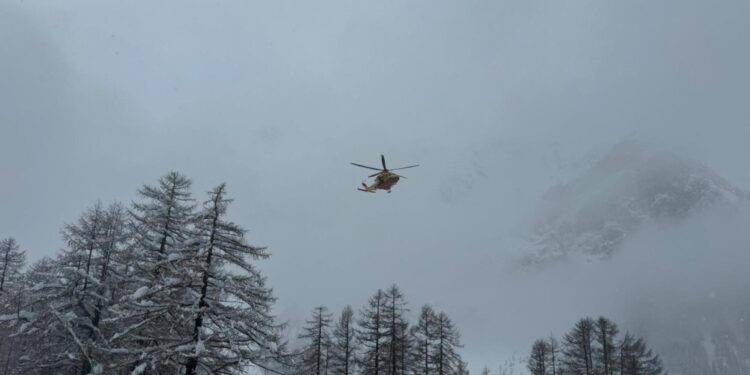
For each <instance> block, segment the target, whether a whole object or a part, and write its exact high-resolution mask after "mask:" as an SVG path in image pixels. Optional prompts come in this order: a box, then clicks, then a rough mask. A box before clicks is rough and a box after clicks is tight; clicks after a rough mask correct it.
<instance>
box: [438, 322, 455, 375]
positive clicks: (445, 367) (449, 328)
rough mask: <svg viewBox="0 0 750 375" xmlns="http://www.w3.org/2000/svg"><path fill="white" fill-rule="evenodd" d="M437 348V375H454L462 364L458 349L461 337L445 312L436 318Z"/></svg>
mask: <svg viewBox="0 0 750 375" xmlns="http://www.w3.org/2000/svg"><path fill="white" fill-rule="evenodd" d="M435 329H436V340H437V347H436V348H435V352H434V353H433V358H434V363H435V364H434V368H435V373H436V374H437V375H449V374H454V373H455V371H456V370H457V369H458V364H459V363H460V362H461V357H460V356H459V354H458V351H457V350H458V348H460V347H461V343H460V335H459V333H458V330H457V329H456V327H455V326H454V325H453V321H451V319H450V317H448V315H447V314H446V313H444V312H441V313H439V314H437V316H436V318H435Z"/></svg>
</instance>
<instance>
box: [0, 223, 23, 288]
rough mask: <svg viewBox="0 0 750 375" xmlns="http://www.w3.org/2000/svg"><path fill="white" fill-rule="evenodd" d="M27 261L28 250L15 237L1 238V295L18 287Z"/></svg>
mask: <svg viewBox="0 0 750 375" xmlns="http://www.w3.org/2000/svg"><path fill="white" fill-rule="evenodd" d="M25 263H26V252H25V251H21V248H20V247H19V246H18V243H17V242H16V240H15V239H14V238H13V237H8V238H4V239H2V240H0V295H2V294H5V293H6V291H7V290H8V289H11V290H12V289H13V288H14V287H16V283H17V282H18V279H19V278H20V276H21V273H22V272H21V271H22V269H23V266H24V265H25Z"/></svg>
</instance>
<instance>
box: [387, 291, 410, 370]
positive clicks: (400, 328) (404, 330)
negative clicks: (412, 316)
mask: <svg viewBox="0 0 750 375" xmlns="http://www.w3.org/2000/svg"><path fill="white" fill-rule="evenodd" d="M382 311H383V314H382V316H383V319H382V322H383V324H382V326H383V333H384V337H383V338H384V342H383V346H384V349H385V351H386V353H387V354H386V358H385V363H384V365H385V369H386V374H389V375H403V374H404V373H406V371H407V370H408V369H407V367H410V366H408V365H407V362H408V361H409V359H408V358H407V353H408V352H409V351H410V343H411V340H410V339H409V328H408V322H407V320H406V317H405V314H406V312H408V309H407V308H406V300H405V298H404V294H403V293H402V292H401V290H400V289H399V288H398V286H396V285H395V284H394V285H392V286H391V287H389V288H388V289H387V290H386V291H385V298H384V306H383V310H382ZM409 362H410V361H409Z"/></svg>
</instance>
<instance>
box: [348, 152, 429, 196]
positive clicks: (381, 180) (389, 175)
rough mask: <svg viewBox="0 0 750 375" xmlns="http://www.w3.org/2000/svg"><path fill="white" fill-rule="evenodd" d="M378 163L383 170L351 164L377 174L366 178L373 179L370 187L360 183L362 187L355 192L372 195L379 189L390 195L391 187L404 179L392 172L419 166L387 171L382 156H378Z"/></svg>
mask: <svg viewBox="0 0 750 375" xmlns="http://www.w3.org/2000/svg"><path fill="white" fill-rule="evenodd" d="M380 162H381V163H383V169H380V168H375V167H368V166H366V165H362V164H357V163H352V165H356V166H357V167H361V168H367V169H372V170H375V171H378V173H374V174H371V175H369V176H367V177H375V181H373V182H372V184H371V185H369V186H368V185H367V184H366V183H364V182H362V187H361V188H357V190H359V191H364V192H367V193H374V192H375V190H378V189H380V190H387V191H388V192H389V193H390V192H391V188H392V187H393V185H396V183H397V182H398V180H399V179H400V178H406V177H404V176H400V175H398V174H395V173H393V172H392V171H397V170H399V169H406V168H414V167H418V166H419V164H414V165H410V166H408V167H400V168H393V169H388V168H387V167H386V166H385V156H383V155H382V154H381V155H380Z"/></svg>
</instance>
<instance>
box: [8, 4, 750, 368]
mask: <svg viewBox="0 0 750 375" xmlns="http://www.w3.org/2000/svg"><path fill="white" fill-rule="evenodd" d="M749 17H750V3H748V2H747V1H739V0H738V1H731V0H727V1H722V2H705V1H697V0H696V1H693V0H687V1H685V0H680V1H677V0H675V1H659V2H655V1H645V0H644V1H564V2H562V1H557V2H541V1H483V2H482V1H436V0H430V1H418V0H409V1H369V2H351V1H338V2H329V1H314V2H313V1H307V2H294V3H292V2H278V1H264V2H258V1H221V2H217V1H212V2H207V1H203V2H194V1H140V2H114V1H72V0H71V1H65V2H30V1H25V2H24V1H9V0H0V176H2V179H0V196H2V200H0V236H3V237H4V236H9V235H12V236H14V237H16V238H17V240H18V241H19V243H20V244H21V245H22V246H23V248H24V249H26V250H27V251H28V254H29V258H30V259H31V260H34V259H38V258H39V257H41V256H44V255H52V254H54V253H55V251H56V250H57V249H59V248H60V247H61V246H62V241H61V240H60V236H59V229H60V228H61V226H62V225H63V224H64V223H66V222H71V221H73V220H75V219H76V217H77V216H78V214H79V213H80V212H81V211H82V210H83V209H84V208H86V207H87V206H90V205H92V204H93V203H94V202H95V201H96V200H97V199H101V200H102V201H105V202H109V201H113V200H120V201H123V202H126V203H127V202H130V201H132V200H133V199H135V191H136V190H137V189H138V188H139V187H140V186H141V185H142V184H144V183H148V184H152V183H155V181H156V180H157V179H158V178H159V177H160V176H161V175H163V174H164V173H166V172H168V171H170V170H178V171H181V172H183V173H185V174H187V175H188V176H189V177H190V178H192V179H193V181H194V193H195V195H196V198H198V199H200V200H202V199H203V198H204V196H205V195H204V192H205V191H206V190H208V189H210V188H211V187H212V186H214V185H216V184H218V183H220V182H227V183H228V190H229V192H230V194H231V195H232V196H233V197H235V199H236V201H235V203H234V205H233V206H232V207H231V209H230V214H231V216H232V218H233V219H234V220H235V221H236V222H238V223H240V224H242V225H243V226H245V227H246V228H248V229H249V230H250V233H249V239H250V242H251V243H253V244H257V245H266V246H268V247H269V250H270V252H271V253H272V254H273V256H272V258H271V260H269V261H266V262H265V264H264V265H263V269H264V270H265V272H266V274H267V275H268V277H269V284H270V285H271V286H273V287H274V289H275V292H276V295H277V296H278V297H279V300H278V303H277V310H278V312H279V315H280V317H281V318H282V319H288V320H292V321H295V320H297V321H298V320H301V319H303V318H304V317H306V315H307V313H308V312H309V310H310V309H311V308H312V307H313V306H315V305H318V304H325V305H327V306H329V308H331V309H332V310H333V311H334V312H338V311H339V310H340V308H341V307H342V306H343V305H344V304H346V303H350V304H352V305H353V306H355V307H356V308H359V307H360V306H361V305H362V304H363V303H364V302H365V300H366V298H368V297H369V296H370V295H371V294H372V293H373V292H374V291H375V290H376V289H377V288H384V287H387V286H388V285H390V284H392V283H398V284H399V285H400V286H401V287H402V289H403V290H404V292H405V293H406V296H407V298H408V300H409V301H410V304H411V305H410V306H411V308H412V310H414V311H418V308H419V305H421V304H423V303H431V304H434V305H436V306H437V307H438V308H440V309H444V310H446V311H447V312H448V313H449V314H450V315H451V316H452V317H454V319H455V320H456V321H457V324H458V326H459V327H460V328H461V330H462V331H463V339H464V343H465V345H466V347H465V349H464V354H465V356H466V358H467V359H469V361H470V362H471V365H472V368H473V369H474V370H475V371H478V368H480V367H481V366H483V365H484V364H487V365H490V366H493V367H494V366H495V365H496V364H497V363H498V362H499V361H500V360H501V359H502V356H504V355H507V354H508V353H511V352H513V351H520V352H525V351H526V350H527V349H528V347H529V345H530V342H528V341H525V340H527V339H528V337H534V336H537V335H539V334H540V333H539V332H538V330H540V329H541V330H542V333H541V334H545V332H548V330H547V329H546V328H544V327H543V325H542V326H541V328H540V327H535V328H534V329H535V330H536V331H533V332H531V333H528V332H527V333H519V332H518V329H517V328H516V329H514V328H513V327H516V326H517V325H515V324H511V323H512V322H513V321H514V320H515V319H524V317H523V314H524V311H522V309H521V308H520V307H519V308H516V309H513V308H507V306H508V305H516V306H524V305H523V301H525V299H524V297H522V294H523V293H515V294H513V293H510V291H511V290H519V291H523V290H524V288H533V287H534V285H537V286H538V285H539V284H538V283H539V279H536V280H537V281H531V282H530V283H521V282H520V281H519V280H518V279H508V278H507V277H506V276H504V273H505V272H507V268H508V264H507V262H506V259H507V255H508V254H509V253H511V252H513V251H514V250H515V249H514V245H513V244H514V241H515V240H514V239H515V238H517V237H518V236H519V235H520V234H523V233H524V231H526V230H527V229H528V228H527V227H526V223H527V222H528V220H529V219H530V217H532V216H533V212H534V207H535V205H537V204H538V201H539V197H540V196H541V194H543V192H544V191H545V190H546V189H547V188H549V187H550V186H551V185H552V184H554V183H559V182H562V181H564V180H565V179H566V178H569V177H570V176H571V175H572V174H574V173H575V172H576V164H575V163H576V161H578V160H581V158H585V157H586V155H589V154H590V153H595V152H598V151H600V150H602V149H606V148H608V147H609V146H611V145H612V144H613V143H615V142H618V141H620V140H622V139H633V138H636V139H645V140H648V141H650V142H653V143H655V144H657V145H659V147H661V148H666V149H671V150H679V151H680V152H682V153H684V154H687V155H690V156H691V157H693V158H695V159H698V160H700V161H702V162H703V163H705V164H706V165H708V166H710V167H711V168H713V169H715V170H716V171H717V172H718V173H719V174H720V175H722V176H724V177H726V178H727V179H728V180H729V181H731V182H732V183H733V184H735V185H736V186H739V187H741V188H745V189H747V188H750V172H749V171H750V169H748V166H747V161H748V160H750V148H748V141H750V123H748V118H750V116H749V115H750V103H749V100H748V98H750V95H749V93H748V88H749V87H750V74H748V71H747V69H748V66H750V48H749V47H748V43H747V36H748V35H750V23H748V22H747V20H748V18H749ZM381 153H383V154H385V155H386V158H387V161H388V162H389V166H391V167H395V166H400V165H407V164H412V163H419V164H421V167H419V168H416V169H410V170H408V171H405V173H404V174H405V175H406V176H407V177H408V179H406V180H402V181H401V182H399V184H398V185H397V186H396V187H395V189H394V191H393V193H392V194H374V195H372V194H362V193H360V192H358V191H356V190H355V188H356V187H357V186H358V184H359V183H360V182H361V181H362V180H363V179H364V177H365V176H366V175H367V174H369V173H368V171H367V170H363V169H359V168H356V167H353V166H351V165H349V162H357V163H362V164H370V165H377V164H378V158H379V155H380V154H381ZM406 172H408V173H406ZM527 277H531V276H528V275H526V276H524V278H527ZM582 277H583V278H585V276H582ZM524 280H525V281H528V280H526V279H524ZM513 282H516V283H518V285H512V283H513ZM581 282H582V283H583V282H586V280H584V279H581ZM508 283H511V285H508ZM534 283H537V284H534ZM500 284H504V285H500ZM504 293H505V294H512V295H514V297H511V296H509V295H505V294H504ZM561 293H563V292H561ZM519 304H520V305H519ZM584 305H585V304H584ZM586 306H592V308H594V307H595V304H589V305H586ZM604 312H608V313H609V312H610V311H604ZM598 313H599V312H597V311H593V312H591V314H598ZM611 313H612V314H616V312H611ZM576 314H581V311H577V310H574V309H571V310H570V312H569V314H568V315H566V316H565V317H564V318H565V319H567V320H566V325H569V324H568V323H567V322H572V319H575V317H577V315H576ZM538 318H540V319H545V317H544V316H541V317H538ZM527 319H531V318H527ZM527 323H528V322H527ZM524 326H525V327H526V326H528V325H524ZM486 327H491V329H486ZM557 327H559V325H557V326H555V327H553V328H550V329H557Z"/></svg>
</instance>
